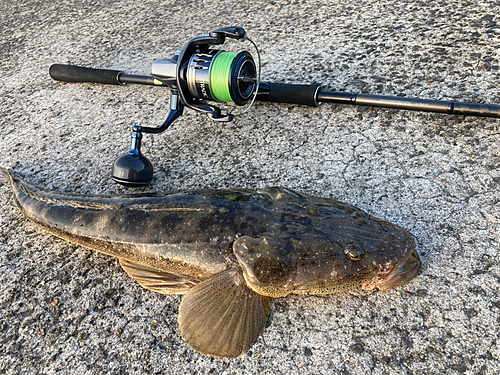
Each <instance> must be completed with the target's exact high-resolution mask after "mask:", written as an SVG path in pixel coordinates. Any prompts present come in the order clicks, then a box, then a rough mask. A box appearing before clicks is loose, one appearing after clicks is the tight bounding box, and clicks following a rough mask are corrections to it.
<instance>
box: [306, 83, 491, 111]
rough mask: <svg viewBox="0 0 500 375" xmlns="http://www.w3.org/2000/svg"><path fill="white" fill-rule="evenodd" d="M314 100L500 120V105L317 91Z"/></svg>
mask: <svg viewBox="0 0 500 375" xmlns="http://www.w3.org/2000/svg"><path fill="white" fill-rule="evenodd" d="M316 100H317V101H318V102H322V103H339V104H350V105H363V106H369V107H382V108H397V109H407V110H410V111H423V112H436V113H448V114H452V115H468V116H479V117H495V118H500V105H494V104H479V103H462V102H453V101H445V100H430V99H415V98H403V97H399V96H382V95H367V94H353V93H346V92H334V91H323V90H320V91H318V95H317V97H316Z"/></svg>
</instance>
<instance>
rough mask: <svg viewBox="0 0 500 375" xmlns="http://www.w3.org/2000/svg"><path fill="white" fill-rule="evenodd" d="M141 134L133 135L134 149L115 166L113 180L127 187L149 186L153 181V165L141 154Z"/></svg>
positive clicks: (120, 158)
mask: <svg viewBox="0 0 500 375" xmlns="http://www.w3.org/2000/svg"><path fill="white" fill-rule="evenodd" d="M141 139H142V134H141V133H140V132H134V133H132V147H131V149H130V151H129V152H128V153H126V154H125V155H122V156H120V157H119V158H118V159H116V161H115V162H114V164H113V171H112V174H111V175H112V178H113V180H114V181H115V182H118V183H119V184H121V185H124V186H127V187H141V186H147V185H149V183H150V182H151V181H152V180H153V164H151V162H150V161H149V159H148V158H147V157H145V156H144V155H142V154H141Z"/></svg>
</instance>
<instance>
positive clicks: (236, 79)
mask: <svg viewBox="0 0 500 375" xmlns="http://www.w3.org/2000/svg"><path fill="white" fill-rule="evenodd" d="M226 38H232V39H235V40H238V41H243V40H245V39H247V35H246V32H245V30H244V29H243V28H241V27H227V28H223V29H219V30H215V31H212V32H210V33H208V34H205V35H202V36H198V37H196V38H193V39H191V40H190V41H189V42H188V43H186V45H185V46H184V47H183V48H182V49H181V50H179V51H177V52H176V54H175V55H174V56H173V57H172V58H170V59H163V60H158V61H155V62H154V63H153V67H152V69H151V74H152V77H149V76H134V75H128V74H124V73H123V72H120V71H112V70H100V69H89V68H82V67H77V66H69V65H52V66H51V67H50V75H51V77H52V78H54V79H56V80H60V81H70V82H97V83H110V84H125V83H139V84H147V85H151V84H152V85H155V86H168V87H169V88H170V92H171V95H170V112H169V114H168V116H167V119H166V120H165V122H164V123H163V124H162V125H161V126H159V127H157V128H150V127H143V126H134V127H133V131H132V145H131V148H130V151H129V152H128V153H126V154H125V155H123V156H121V157H119V158H118V159H117V160H116V161H115V163H114V165H113V171H112V177H113V180H115V181H116V182H118V183H120V184H123V185H126V186H131V187H133V186H144V185H148V184H149V183H150V182H151V180H152V179H153V166H152V164H151V162H150V161H149V160H148V159H147V158H146V157H145V156H144V155H142V153H141V139H142V134H143V133H153V134H154V133H161V132H163V131H165V130H166V129H167V128H168V127H169V126H170V125H171V124H172V123H173V122H174V121H175V120H176V119H177V118H178V117H179V116H181V115H182V113H183V111H184V107H188V108H191V109H194V110H196V111H199V112H201V113H203V114H205V115H207V116H208V117H210V118H211V119H212V120H214V121H231V120H232V119H233V118H234V116H235V115H234V114H230V113H229V114H223V113H222V112H221V109H220V108H219V107H217V106H215V105H211V104H208V103H207V102H206V101H207V100H208V101H216V102H228V103H234V104H236V105H238V106H243V105H245V104H247V103H248V102H249V101H250V100H251V99H252V98H253V100H252V101H251V104H250V105H252V104H253V101H254V100H255V97H256V95H257V92H258V87H259V75H260V74H257V68H256V65H255V62H254V60H253V58H252V55H251V54H250V53H249V52H247V51H243V52H239V53H230V52H226V51H224V50H218V49H212V46H216V45H221V44H223V43H224V42H225V40H226ZM251 43H252V44H253V42H251ZM253 45H254V47H255V49H256V50H257V47H256V46H255V44H253ZM257 53H258V50H257ZM249 108H250V107H248V108H247V110H248V109H249ZM245 112H246V111H245Z"/></svg>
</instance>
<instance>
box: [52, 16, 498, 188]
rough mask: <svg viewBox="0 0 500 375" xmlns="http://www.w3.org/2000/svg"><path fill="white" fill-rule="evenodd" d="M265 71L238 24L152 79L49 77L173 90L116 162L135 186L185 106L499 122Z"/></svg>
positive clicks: (438, 103) (215, 113)
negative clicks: (148, 153)
mask: <svg viewBox="0 0 500 375" xmlns="http://www.w3.org/2000/svg"><path fill="white" fill-rule="evenodd" d="M226 38H230V39H234V40H237V41H245V40H247V41H249V42H250V43H251V44H252V45H253V47H254V48H255V50H256V52H257V56H258V62H259V64H258V67H257V65H256V64H255V61H254V59H253V57H252V55H251V54H250V53H249V52H248V51H241V52H239V53H231V52H226V51H225V50H219V49H214V48H212V46H218V45H222V44H224V43H225V42H226ZM260 67H261V63H260V54H259V50H258V48H257V46H256V45H255V43H254V42H253V41H251V40H250V39H249V38H248V36H247V33H246V31H245V30H244V29H243V28H242V27H238V26H236V27H226V28H222V29H218V30H215V31H211V32H209V33H207V34H204V35H201V36H197V37H195V38H193V39H191V40H190V41H189V42H187V43H186V44H185V45H184V47H183V48H182V49H181V50H179V51H177V52H176V53H175V55H174V56H173V57H171V58H168V59H162V60H158V61H155V62H153V64H152V69H151V76H141V75H133V74H126V73H124V72H122V71H118V70H106V69H93V68H84V67H79V66H74V65H61V64H54V65H52V66H51V67H50V70H49V73H50V76H51V77H52V78H53V79H55V80H58V81H65V82H93V83H104V84H113V85H124V84H127V83H132V84H141V85H153V86H165V87H168V88H170V112H169V114H168V116H167V119H166V120H165V122H164V123H163V124H162V125H161V126H159V127H145V126H138V125H136V126H134V127H133V129H132V145H131V148H130V151H129V152H128V153H126V154H125V155H122V156H121V157H119V158H118V159H117V160H116V161H115V163H114V164H113V171H112V178H113V180H115V181H116V182H118V183H120V184H122V185H125V186H130V187H134V186H145V185H148V184H149V183H150V182H151V180H152V179H153V165H152V164H151V162H150V161H149V160H148V159H147V158H146V157H145V156H144V155H142V153H141V140H142V135H143V134H147V133H150V134H156V133H161V132H163V131H165V130H166V129H167V128H168V127H169V126H170V125H171V124H172V123H173V122H174V121H175V120H176V119H177V118H178V117H180V116H181V115H182V114H183V111H184V108H185V107H187V108H190V109H193V110H195V111H198V112H201V113H203V114H205V115H207V116H208V117H209V118H211V119H212V120H214V121H231V120H233V118H234V117H235V116H239V115H242V114H244V113H245V112H247V111H248V110H249V109H250V107H251V106H252V105H253V104H254V101H255V100H258V101H265V102H275V103H290V104H300V105H307V106H312V107H316V106H318V105H320V104H321V103H338V104H349V105H362V106H372V107H382V108H396V109H405V110H412V111H425V112H436V113H447V114H453V115H470V116H479V117H495V118H500V105H493V104H479V103H462V102H453V101H442V100H429V99H417V98H402V97H393V96H382V95H369V94H356V93H346V92H334V91H325V90H321V89H320V86H319V85H296V84H281V83H271V82H261V81H260ZM208 102H216V103H217V102H223V103H234V104H235V105H237V106H245V105H246V106H247V107H246V109H245V110H242V111H241V112H240V113H238V114H233V113H222V111H221V109H220V108H219V107H218V106H216V105H214V104H210V103H208Z"/></svg>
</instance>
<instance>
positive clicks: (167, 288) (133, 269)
mask: <svg viewBox="0 0 500 375" xmlns="http://www.w3.org/2000/svg"><path fill="white" fill-rule="evenodd" d="M119 261H120V265H121V266H122V268H123V269H124V270H125V272H127V275H129V276H130V277H131V278H133V279H134V280H135V281H137V282H138V283H139V284H140V285H141V286H142V287H143V288H146V289H149V290H152V291H155V292H158V293H162V294H184V293H186V292H187V291H188V290H190V289H191V288H192V287H194V286H195V285H197V284H198V283H199V282H200V281H199V280H197V279H193V278H191V277H187V276H181V275H176V274H173V273H169V272H164V271H160V270H157V269H154V268H150V267H147V266H144V265H142V264H139V263H133V262H130V261H128V260H125V259H119Z"/></svg>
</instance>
